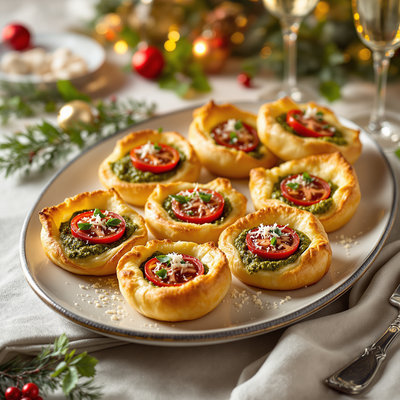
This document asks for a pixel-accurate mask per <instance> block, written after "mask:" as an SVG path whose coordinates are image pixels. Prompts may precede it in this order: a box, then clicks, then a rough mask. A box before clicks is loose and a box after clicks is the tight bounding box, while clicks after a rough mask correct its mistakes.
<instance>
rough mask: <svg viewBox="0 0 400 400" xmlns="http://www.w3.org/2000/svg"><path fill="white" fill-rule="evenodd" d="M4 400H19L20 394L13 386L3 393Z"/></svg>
mask: <svg viewBox="0 0 400 400" xmlns="http://www.w3.org/2000/svg"><path fill="white" fill-rule="evenodd" d="M4 394H5V396H6V400H20V399H21V397H22V392H21V391H20V390H19V389H18V388H17V387H15V386H10V387H9V388H7V390H6V391H5V393H4Z"/></svg>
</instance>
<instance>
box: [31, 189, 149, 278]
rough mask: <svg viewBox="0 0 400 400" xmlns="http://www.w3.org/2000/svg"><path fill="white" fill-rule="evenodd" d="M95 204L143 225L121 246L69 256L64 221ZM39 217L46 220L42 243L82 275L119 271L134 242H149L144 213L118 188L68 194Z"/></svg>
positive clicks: (49, 254) (51, 255)
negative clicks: (63, 235)
mask: <svg viewBox="0 0 400 400" xmlns="http://www.w3.org/2000/svg"><path fill="white" fill-rule="evenodd" d="M94 208H99V209H101V210H108V211H113V212H115V213H117V214H119V215H121V216H122V215H125V216H128V217H129V218H130V219H131V220H132V222H133V223H134V224H137V225H138V226H139V228H138V229H137V230H135V231H134V232H133V234H132V235H131V236H130V237H129V238H128V239H127V240H125V241H124V242H123V243H121V244H120V245H119V246H117V247H115V248H112V249H110V250H107V251H105V252H104V253H102V254H99V255H95V256H89V257H86V258H77V259H71V258H68V257H67V255H66V254H65V251H64V249H63V245H62V243H61V240H60V230H59V229H60V225H61V223H62V222H65V221H68V220H69V219H70V218H71V216H72V214H73V213H74V212H76V211H80V210H91V209H94ZM39 218H40V222H41V223H42V231H41V241H42V246H43V249H44V252H45V253H46V255H47V257H48V258H49V259H50V260H51V261H53V263H54V264H56V265H58V266H60V267H61V268H63V269H65V270H67V271H69V272H73V273H75V274H79V275H96V276H101V275H110V274H115V269H116V267H117V264H118V261H119V259H120V258H121V257H122V256H123V255H124V254H125V253H126V252H127V251H129V250H130V249H131V248H132V247H133V246H136V245H139V244H144V243H146V242H147V229H146V226H145V221H144V219H143V217H141V216H140V215H139V214H138V213H137V212H136V211H134V210H133V209H132V208H131V207H129V206H128V205H127V204H126V203H125V202H124V201H123V200H122V198H121V196H120V195H119V194H118V193H117V192H116V191H115V190H114V189H110V190H97V191H95V192H84V193H80V194H78V195H76V196H75V197H70V198H67V199H65V201H64V202H63V203H61V204H58V205H57V206H53V207H46V208H44V209H43V210H42V211H41V212H39Z"/></svg>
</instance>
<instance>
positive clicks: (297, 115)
mask: <svg viewBox="0 0 400 400" xmlns="http://www.w3.org/2000/svg"><path fill="white" fill-rule="evenodd" d="M305 113H306V112H305V111H303V114H305ZM292 117H293V118H294V119H299V114H293V115H292Z"/></svg>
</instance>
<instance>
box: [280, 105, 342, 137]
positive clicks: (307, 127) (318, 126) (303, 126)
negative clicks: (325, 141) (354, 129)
mask: <svg viewBox="0 0 400 400" xmlns="http://www.w3.org/2000/svg"><path fill="white" fill-rule="evenodd" d="M286 122H287V123H288V125H289V126H291V127H292V128H293V129H294V130H295V131H296V133H298V134H299V135H301V136H306V137H324V136H333V134H334V133H335V132H334V131H333V132H332V131H331V130H330V129H329V128H330V125H329V124H328V123H327V122H325V121H324V120H323V119H321V120H317V119H314V118H304V113H303V111H301V110H290V111H289V112H288V113H287V114H286Z"/></svg>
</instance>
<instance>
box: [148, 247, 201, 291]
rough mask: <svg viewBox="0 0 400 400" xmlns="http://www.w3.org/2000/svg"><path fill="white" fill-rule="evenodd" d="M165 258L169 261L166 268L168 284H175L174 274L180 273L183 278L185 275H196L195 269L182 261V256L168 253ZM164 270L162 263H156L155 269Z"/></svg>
mask: <svg viewBox="0 0 400 400" xmlns="http://www.w3.org/2000/svg"><path fill="white" fill-rule="evenodd" d="M167 256H168V257H169V258H170V259H171V261H170V264H169V265H168V267H167V268H166V270H167V274H168V278H169V281H170V282H172V283H173V282H176V273H177V272H180V274H181V275H182V276H183V275H184V274H185V273H196V272H197V269H196V267H195V266H194V265H193V264H192V263H191V262H189V261H185V260H184V259H183V256H182V254H178V253H175V252H174V253H168V254H167ZM162 268H164V266H163V263H161V262H157V263H156V267H155V269H162Z"/></svg>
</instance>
